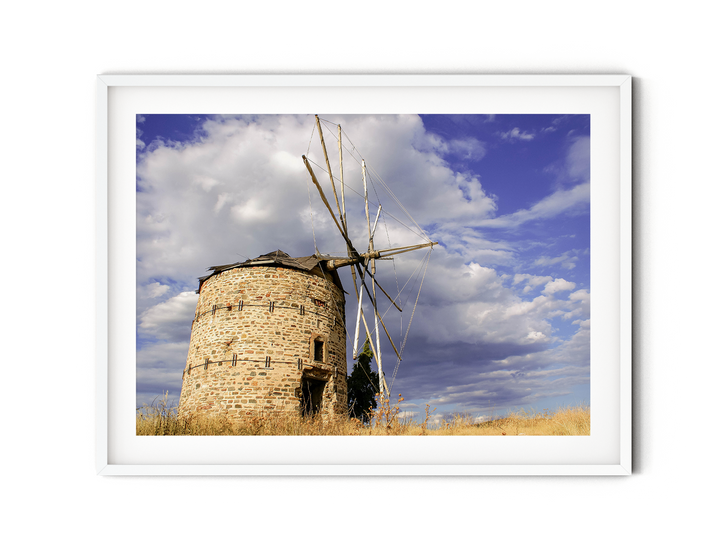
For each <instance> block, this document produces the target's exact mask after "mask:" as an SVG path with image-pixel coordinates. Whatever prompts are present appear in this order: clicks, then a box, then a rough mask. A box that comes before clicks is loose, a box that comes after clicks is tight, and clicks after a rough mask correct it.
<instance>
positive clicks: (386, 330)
mask: <svg viewBox="0 0 720 540" xmlns="http://www.w3.org/2000/svg"><path fill="white" fill-rule="evenodd" d="M371 276H372V274H371ZM373 280H375V278H374V277H373ZM362 284H363V286H364V287H365V290H366V291H367V293H368V296H369V297H370V302H372V305H373V308H374V309H375V313H376V314H377V316H378V320H379V321H380V324H382V327H383V329H384V330H385V335H386V336H387V338H388V339H389V340H390V345H392V348H393V349H394V350H395V354H397V357H398V358H399V359H400V360H402V358H400V353H399V352H398V350H397V347H395V343H393V340H392V338H391V337H390V332H388V329H387V327H386V326H385V323H384V322H383V320H382V317H381V316H380V314H379V313H378V309H377V305H376V304H375V298H373V296H372V295H371V294H370V290H369V289H368V288H367V285H366V284H365V282H364V281H363V282H362ZM375 285H377V286H378V287H380V284H379V283H378V282H377V281H375ZM380 290H381V291H382V287H380ZM383 292H385V291H383ZM385 295H386V296H387V293H385ZM388 298H390V297H389V296H388ZM390 301H391V302H392V303H393V305H394V306H395V307H396V308H398V309H400V308H399V307H398V306H397V304H395V302H393V301H392V299H390ZM400 311H402V310H401V309H400Z"/></svg>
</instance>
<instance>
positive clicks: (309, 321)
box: [179, 266, 347, 419]
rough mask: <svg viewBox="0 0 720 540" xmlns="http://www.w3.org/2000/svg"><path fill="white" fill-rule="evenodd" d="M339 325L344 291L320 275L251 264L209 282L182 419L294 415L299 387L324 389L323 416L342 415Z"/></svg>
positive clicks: (196, 324)
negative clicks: (271, 413)
mask: <svg viewBox="0 0 720 540" xmlns="http://www.w3.org/2000/svg"><path fill="white" fill-rule="evenodd" d="M317 273H318V274H320V272H319V271H317ZM344 321H345V298H344V296H343V293H342V291H341V290H339V289H338V287H337V286H336V285H335V284H334V283H333V282H332V281H330V279H329V278H325V277H324V276H322V275H316V274H315V273H312V272H306V271H303V270H296V269H293V268H285V267H268V266H250V267H239V268H233V269H230V270H227V271H225V272H222V273H220V274H217V275H215V276H212V277H210V278H209V279H208V280H206V281H205V282H204V283H203V284H202V287H201V290H200V298H199V300H198V304H197V308H196V311H195V318H194V320H193V323H192V334H191V339H190V348H189V351H188V358H187V362H186V364H185V369H184V371H183V384H182V391H181V395H180V403H179V413H180V415H181V416H186V415H188V414H207V413H226V414H227V415H228V416H229V417H230V418H231V419H232V418H241V417H245V416H248V415H253V414H257V412H259V411H260V410H261V409H263V410H265V411H298V413H300V411H301V402H302V388H301V384H302V383H303V381H305V385H306V387H309V385H308V382H309V383H310V384H313V385H316V388H318V386H317V381H321V382H320V385H319V387H320V388H321V387H322V383H324V388H322V390H321V391H322V405H321V408H320V411H319V412H320V414H322V415H323V417H331V416H334V415H345V414H347V363H346V356H345V333H344ZM316 341H320V342H322V343H323V344H322V346H320V348H318V347H317V346H316V345H315V342H316ZM316 351H318V354H322V356H323V358H315V352H316ZM316 392H317V393H318V395H319V392H320V390H317V391H316Z"/></svg>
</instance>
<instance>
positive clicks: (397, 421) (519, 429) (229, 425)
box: [136, 395, 590, 436]
mask: <svg viewBox="0 0 720 540" xmlns="http://www.w3.org/2000/svg"><path fill="white" fill-rule="evenodd" d="M402 401H403V398H402V396H399V398H398V402H397V403H396V404H395V405H391V404H390V403H389V402H388V401H387V400H382V399H381V400H380V404H379V406H378V408H377V409H376V410H374V411H372V421H371V423H370V424H369V425H363V424H362V423H361V422H360V421H359V420H357V419H354V418H350V419H347V418H339V419H333V420H323V419H322V418H321V417H319V416H316V417H313V418H303V417H301V416H299V415H298V414H297V413H289V412H282V413H279V412H264V413H261V414H259V415H256V416H253V417H248V418H247V419H244V420H241V421H239V422H238V421H235V422H233V421H231V420H230V419H229V418H228V417H227V416H223V415H214V416H210V415H206V416H197V417H187V418H179V417H178V415H177V410H176V409H175V408H173V407H171V406H169V404H168V401H167V395H166V396H164V397H163V398H161V399H159V400H156V401H155V402H153V403H152V404H151V405H146V406H144V407H141V408H140V409H139V410H138V414H137V419H136V420H137V421H136V434H137V435H302V436H314V435H336V436H337V435H340V436H343V435H367V436H377V435H419V436H423V435H424V436H427V435H459V436H467V435H476V436H477V435H484V436H487V435H497V436H516V435H545V436H547V435H552V436H555V435H571V436H575V435H590V408H589V407H586V406H579V407H568V408H561V409H558V410H556V411H554V412H548V411H547V410H545V411H544V412H542V413H537V412H534V411H531V412H526V411H524V410H519V411H517V412H513V413H511V414H509V415H507V416H505V417H503V418H497V419H494V420H491V421H487V422H482V423H479V424H477V423H474V421H473V418H472V417H471V416H470V415H467V414H456V415H454V416H453V417H452V418H451V419H450V420H448V421H445V422H443V423H442V424H440V425H428V424H429V421H430V414H431V413H432V411H430V406H429V405H427V406H426V407H425V418H424V420H423V421H422V422H420V423H418V422H417V421H414V420H411V419H407V418H401V414H400V403H401V402H402Z"/></svg>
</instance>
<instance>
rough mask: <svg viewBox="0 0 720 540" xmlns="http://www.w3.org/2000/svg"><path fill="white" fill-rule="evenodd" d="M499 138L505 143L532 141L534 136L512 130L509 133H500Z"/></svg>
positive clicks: (517, 129)
mask: <svg viewBox="0 0 720 540" xmlns="http://www.w3.org/2000/svg"><path fill="white" fill-rule="evenodd" d="M500 137H501V138H502V139H503V140H506V141H511V142H512V141H532V140H533V139H534V138H535V135H533V134H532V133H528V132H527V131H520V128H512V129H511V130H510V131H506V132H505V133H500Z"/></svg>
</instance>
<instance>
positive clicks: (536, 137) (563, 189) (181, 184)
mask: <svg viewBox="0 0 720 540" xmlns="http://www.w3.org/2000/svg"><path fill="white" fill-rule="evenodd" d="M320 117H321V118H323V119H324V120H326V123H324V128H323V129H324V133H325V140H326V143H327V145H328V147H329V150H330V155H331V166H332V168H333V173H334V174H335V176H338V175H339V171H338V165H337V161H338V159H337V142H336V138H335V134H336V127H335V124H341V125H342V127H343V133H344V142H345V143H346V148H347V150H345V151H344V152H345V154H344V165H345V179H346V182H347V184H348V192H347V198H348V221H349V227H350V231H351V232H350V235H351V238H352V239H353V241H354V243H355V244H356V245H363V244H365V245H366V243H367V224H366V222H365V217H364V205H363V204H362V199H361V197H360V196H359V195H357V194H356V193H353V191H352V190H354V191H356V192H358V193H360V192H361V191H362V187H361V186H362V182H361V179H360V178H361V177H360V172H359V166H358V163H357V161H356V160H355V159H354V158H357V159H360V156H362V158H364V159H365V160H366V161H367V164H368V167H369V168H370V178H371V185H370V188H369V190H370V199H371V205H372V204H377V203H378V202H379V203H381V204H382V206H383V214H382V218H381V220H380V222H379V223H380V225H379V226H378V233H377V234H376V246H377V245H378V244H380V247H381V248H382V247H389V246H398V245H409V244H416V243H420V242H422V241H423V239H422V238H423V233H422V232H420V230H419V229H418V227H416V226H415V225H414V224H413V223H412V221H411V220H410V217H412V219H413V220H414V221H415V223H416V224H417V225H418V226H419V227H420V229H422V230H423V231H424V234H427V235H428V236H429V237H430V238H431V239H432V240H433V241H437V242H439V245H438V246H436V247H435V248H434V249H433V250H432V253H431V254H430V261H429V264H428V266H427V272H426V273H425V274H424V275H425V279H424V281H423V285H422V291H421V294H420V297H419V301H418V308H417V311H416V314H415V316H414V318H413V319H412V326H411V327H410V330H409V335H408V339H407V345H406V348H405V350H404V351H403V361H402V362H401V364H400V366H399V368H398V370H397V376H396V378H395V379H394V383H393V389H392V393H393V395H394V396H397V394H398V393H402V394H403V397H404V398H405V401H404V402H403V405H404V408H403V411H404V413H405V414H407V415H413V414H414V415H415V417H416V418H420V416H421V415H422V414H424V409H425V404H426V403H429V404H430V406H431V409H432V408H435V409H436V410H435V413H434V414H435V419H436V420H440V419H441V418H442V416H443V415H448V414H451V413H454V412H465V413H469V414H472V415H474V416H477V417H479V418H483V417H487V416H490V415H493V414H494V415H498V414H503V413H505V412H506V411H508V410H513V409H518V408H524V409H526V410H527V409H531V408H535V409H537V410H542V409H543V408H550V409H554V408H556V407H558V406H561V405H576V404H580V403H585V404H590V190H589V182H590V117H589V115H419V116H418V115H402V116H392V115H387V116H370V115H362V116H350V115H346V116H343V115H323V114H321V113H320ZM314 125H315V119H314V117H313V116H312V115H297V116H292V115H288V116H277V115H267V116H242V115H237V116H235V115H226V116H209V115H138V117H137V257H138V261H137V401H138V404H139V405H140V404H142V403H144V402H150V401H152V399H153V398H154V397H155V396H157V395H159V394H161V393H164V392H165V391H168V392H169V393H170V396H171V397H172V398H174V399H176V400H177V397H178V396H179V391H180V385H181V374H182V369H183V367H184V364H185V358H186V356H187V349H188V344H189V338H190V322H191V320H192V317H193V313H194V308H195V304H196V302H197V295H196V294H195V292H194V291H195V290H196V289H197V278H198V277H199V276H202V275H205V274H206V269H207V267H209V266H212V265H220V264H226V263H232V262H237V261H242V260H245V259H247V258H253V257H257V256H258V255H260V254H263V253H267V252H270V251H274V250H276V249H280V250H283V251H285V252H287V253H288V254H290V255H291V256H295V257H298V256H303V255H310V254H312V253H313V252H314V251H315V248H316V247H317V249H318V250H319V251H320V252H322V253H343V252H344V250H345V247H344V243H343V240H342V238H341V237H340V235H339V234H338V232H337V229H336V228H335V225H334V224H333V222H332V221H331V219H330V218H329V216H328V214H327V210H326V209H325V208H323V207H322V203H321V201H320V199H319V197H318V195H317V193H316V190H315V189H314V187H313V186H312V184H311V183H309V177H308V173H307V170H306V169H305V167H304V165H303V162H302V159H301V155H303V154H307V155H308V157H309V158H310V159H311V160H312V161H314V162H315V163H316V164H317V165H313V166H314V167H315V170H316V174H317V176H318V178H319V180H320V181H321V183H323V185H324V189H325V190H326V192H327V193H330V192H331V189H330V187H329V180H328V176H327V174H326V173H323V171H321V170H319V169H320V167H322V168H324V166H325V165H324V157H323V155H322V150H321V148H320V145H319V140H318V137H317V133H315V132H314ZM353 148H354V149H355V152H354V154H353V153H352V152H351V150H352V149H353ZM384 186H388V187H389V189H390V190H391V191H392V193H394V195H395V196H396V197H397V200H398V201H399V202H401V203H402V206H403V207H402V208H401V207H400V206H399V205H398V204H397V202H395V200H394V199H393V197H392V196H391V195H390V193H389V192H388V191H386V190H385V188H384ZM376 208H377V206H374V207H372V209H371V213H372V214H373V215H374V214H375V211H376ZM405 211H407V214H409V216H410V217H408V215H406V214H405ZM426 254H427V252H426V251H417V252H412V253H408V254H403V255H398V256H397V257H396V258H395V260H394V261H382V262H379V263H378V278H379V280H380V282H381V284H382V285H383V287H384V288H385V289H386V290H388V289H392V290H393V291H394V292H397V290H399V289H400V288H402V287H403V285H404V284H405V283H406V282H407V281H408V279H410V278H411V277H412V279H411V280H410V282H409V283H410V284H409V285H408V286H407V287H406V289H404V290H403V293H402V294H401V296H400V297H401V300H402V302H403V306H405V307H406V309H404V313H403V314H402V315H400V314H399V313H397V312H395V311H394V310H392V311H388V315H387V318H386V322H387V323H388V328H389V329H390V331H391V334H393V340H394V341H395V342H396V344H399V343H402V341H403V336H404V333H405V331H406V330H407V325H408V322H409V319H410V312H411V311H412V310H411V309H407V308H408V307H410V308H411V307H412V305H413V304H414V303H415V298H416V296H415V295H416V294H417V285H418V284H419V280H415V277H417V276H421V275H423V274H422V272H423V271H424V266H423V260H424V259H423V258H424V256H425V255H426ZM340 273H341V279H342V280H343V284H344V286H345V289H346V290H347V291H351V290H352V284H351V277H350V271H349V269H347V268H345V269H342V270H341V271H340ZM413 276H415V277H413ZM413 284H414V285H415V288H414V289H413V290H412V292H411V291H410V288H411V287H412V286H413ZM347 301H348V302H347V306H346V311H347V314H348V327H350V328H352V326H353V325H352V323H350V319H352V318H353V317H354V314H355V310H356V301H355V298H354V294H352V295H348V297H347ZM380 304H381V310H384V309H385V308H386V307H387V306H383V302H382V301H381V302H380ZM366 310H367V308H366ZM401 317H402V318H401ZM351 333H352V331H351ZM381 348H382V350H383V359H384V371H385V373H386V376H387V378H388V382H390V380H392V374H393V371H394V368H395V358H394V355H392V349H391V347H390V345H389V343H388V342H387V341H384V342H381ZM348 351H349V352H348V355H350V351H351V346H349V347H348ZM349 364H350V365H349V369H351V367H352V360H351V359H349Z"/></svg>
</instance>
